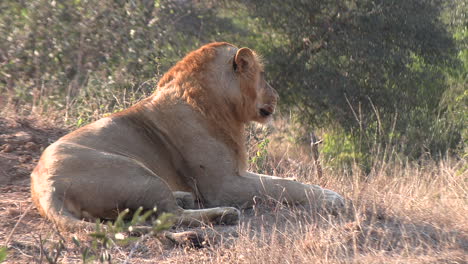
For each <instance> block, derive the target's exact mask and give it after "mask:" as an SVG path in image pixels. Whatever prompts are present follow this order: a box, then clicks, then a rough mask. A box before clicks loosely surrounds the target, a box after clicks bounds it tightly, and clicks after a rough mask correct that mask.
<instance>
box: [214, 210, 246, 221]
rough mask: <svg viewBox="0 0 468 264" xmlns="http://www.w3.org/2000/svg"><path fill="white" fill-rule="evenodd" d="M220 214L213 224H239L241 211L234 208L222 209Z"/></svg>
mask: <svg viewBox="0 0 468 264" xmlns="http://www.w3.org/2000/svg"><path fill="white" fill-rule="evenodd" d="M220 209H221V210H222V213H220V214H219V215H218V216H217V217H216V218H215V219H213V222H214V223H216V224H224V225H235V224H237V223H238V222H239V217H240V211H239V210H237V209H236V208H234V207H221V208H220Z"/></svg>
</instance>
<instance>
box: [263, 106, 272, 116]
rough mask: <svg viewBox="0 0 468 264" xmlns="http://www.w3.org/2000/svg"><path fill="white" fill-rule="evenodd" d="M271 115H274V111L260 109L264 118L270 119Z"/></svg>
mask: <svg viewBox="0 0 468 264" xmlns="http://www.w3.org/2000/svg"><path fill="white" fill-rule="evenodd" d="M271 114H273V111H269V110H267V109H265V108H260V115H261V116H262V117H269V116H270V115H271Z"/></svg>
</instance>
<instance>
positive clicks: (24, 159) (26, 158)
mask: <svg viewBox="0 0 468 264" xmlns="http://www.w3.org/2000/svg"><path fill="white" fill-rule="evenodd" d="M18 160H19V162H21V163H27V162H29V161H31V156H29V155H24V156H20V157H19V158H18Z"/></svg>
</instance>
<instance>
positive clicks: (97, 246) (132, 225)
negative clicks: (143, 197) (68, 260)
mask: <svg viewBox="0 0 468 264" xmlns="http://www.w3.org/2000/svg"><path fill="white" fill-rule="evenodd" d="M155 212H156V208H154V209H153V210H147V211H146V212H143V208H142V207H140V208H138V209H137V210H136V211H135V212H134V213H133V216H132V218H131V220H130V221H125V220H126V219H127V215H128V214H129V213H130V210H129V209H126V210H124V211H122V212H121V213H119V215H118V216H117V219H116V220H115V221H113V222H111V221H108V222H106V223H102V222H101V221H100V220H99V219H98V220H96V226H95V230H94V232H92V233H90V234H89V237H91V245H89V243H85V242H83V241H80V240H79V239H78V238H77V237H76V236H74V237H72V241H73V243H74V244H75V246H76V247H77V248H78V250H79V252H80V253H81V260H82V262H83V263H88V262H91V261H99V262H100V263H112V255H111V251H112V249H115V248H120V247H122V246H128V245H130V244H133V245H134V247H137V246H138V244H139V243H140V242H141V241H143V240H145V239H146V238H148V237H149V236H154V235H155V234H157V233H159V232H161V231H164V230H167V229H169V228H171V226H172V225H173V215H172V214H168V213H163V214H161V215H160V216H159V217H158V218H157V219H156V220H155V221H154V222H153V225H152V226H146V225H142V224H145V223H147V221H148V218H149V217H150V216H151V215H153V214H154V213H155ZM135 233H137V234H141V233H145V235H143V236H140V237H136V236H131V234H135ZM46 242H47V240H45V241H44V240H42V239H41V240H40V244H41V251H42V253H43V255H44V256H45V258H46V260H47V262H48V263H58V258H59V257H60V255H61V252H62V251H63V250H65V249H66V247H65V241H64V239H63V238H61V239H60V240H59V241H58V242H56V243H54V244H53V245H52V249H53V250H51V251H50V252H49V251H47V250H45V247H44V245H45V243H46ZM2 252H3V251H1V250H0V260H1V257H2ZM5 252H6V248H5ZM5 254H6V253H5ZM130 257H131V255H129V256H128V257H127V258H130Z"/></svg>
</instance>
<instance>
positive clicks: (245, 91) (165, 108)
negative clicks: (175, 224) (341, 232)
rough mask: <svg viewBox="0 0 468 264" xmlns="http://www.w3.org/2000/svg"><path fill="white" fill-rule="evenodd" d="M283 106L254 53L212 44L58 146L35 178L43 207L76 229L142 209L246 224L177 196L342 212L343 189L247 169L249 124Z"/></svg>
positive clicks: (209, 203) (233, 212)
mask: <svg viewBox="0 0 468 264" xmlns="http://www.w3.org/2000/svg"><path fill="white" fill-rule="evenodd" d="M277 99H278V95H277V93H276V91H275V90H274V89H273V88H272V87H271V86H270V85H268V83H266V81H265V80H264V79H263V65H262V63H261V62H260V59H259V58H258V56H257V55H256V54H255V53H254V52H253V51H251V50H250V49H248V48H242V49H239V48H237V47H235V46H233V45H231V44H228V43H212V44H208V45H205V46H203V47H201V48H200V49H198V50H196V51H193V52H191V53H190V54H188V55H187V56H186V57H185V58H184V59H182V60H181V61H180V62H179V63H177V64H176V65H175V66H174V67H173V68H172V69H170V70H169V71H168V72H167V73H166V74H165V75H164V76H163V77H162V79H161V80H160V82H159V84H158V87H157V89H156V91H155V93H154V94H153V95H151V96H150V97H148V98H146V99H144V100H142V101H141V102H139V103H138V104H136V105H134V106H133V107H130V108H129V109H127V110H124V111H122V112H120V113H116V114H114V115H111V116H109V117H105V118H103V119H100V120H98V121H96V122H94V123H91V124H89V125H87V126H85V127H83V128H80V129H78V130H76V131H74V132H72V133H70V134H68V135H66V136H64V137H63V138H61V139H59V140H58V141H57V142H55V143H54V144H52V145H51V146H49V147H48V148H47V149H46V150H45V151H44V153H43V155H42V157H41V159H40V161H39V163H38V165H37V167H36V169H35V170H34V171H33V173H32V174H31V180H32V183H31V193H32V198H33V201H34V203H35V204H36V206H37V207H38V208H39V211H40V212H41V214H42V215H44V216H45V217H47V218H48V219H50V220H51V221H53V222H54V223H56V224H57V225H58V226H59V227H60V228H63V229H67V230H70V229H76V228H82V227H86V226H89V225H88V224H87V222H83V221H81V220H83V219H84V220H90V221H92V220H94V219H96V218H100V219H112V218H115V216H116V215H117V213H118V212H119V211H122V210H124V209H126V208H129V209H131V210H135V209H136V208H138V207H139V206H143V207H144V208H145V209H152V208H153V207H157V208H158V212H171V213H174V214H175V215H176V216H177V219H178V221H179V222H180V223H182V224H189V223H190V222H191V221H217V222H219V221H221V222H222V221H224V222H225V223H228V224H229V223H234V222H235V221H236V220H237V218H238V214H239V213H238V211H237V209H235V208H233V207H218V208H213V209H205V210H186V209H183V208H181V207H179V206H178V205H177V203H176V199H175V197H174V195H173V192H176V191H183V192H187V193H191V194H192V195H193V196H194V197H195V198H196V199H197V200H198V201H199V202H200V203H201V205H202V206H205V207H215V206H235V207H244V206H250V205H251V204H252V203H253V199H254V197H256V198H258V199H268V198H271V197H272V198H275V199H278V200H283V201H285V202H288V203H302V204H306V203H312V204H314V205H317V206H324V207H329V208H338V207H342V206H343V199H342V198H341V196H339V195H338V194H336V193H335V192H333V191H330V190H326V189H322V188H320V187H318V186H315V185H308V184H302V183H299V182H295V181H290V180H287V179H281V178H277V177H274V176H268V175H259V174H255V173H251V172H247V171H246V160H247V157H246V150H245V141H244V126H245V124H247V123H248V122H251V121H257V122H266V121H267V120H268V119H270V116H271V114H272V113H273V112H274V110H275V107H276V103H277ZM220 219H224V220H220Z"/></svg>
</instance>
